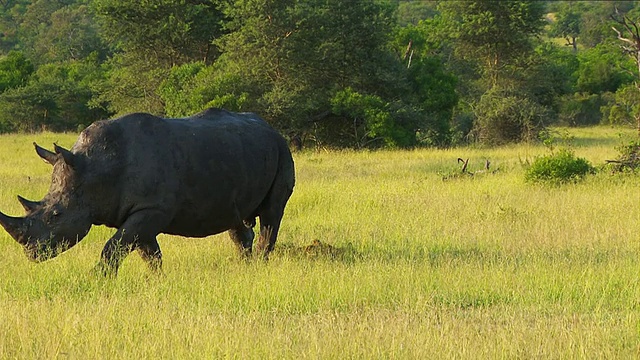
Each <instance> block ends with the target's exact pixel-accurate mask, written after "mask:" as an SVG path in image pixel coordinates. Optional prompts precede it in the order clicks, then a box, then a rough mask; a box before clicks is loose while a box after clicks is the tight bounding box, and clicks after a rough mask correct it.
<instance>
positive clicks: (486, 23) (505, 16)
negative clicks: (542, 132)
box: [439, 0, 545, 86]
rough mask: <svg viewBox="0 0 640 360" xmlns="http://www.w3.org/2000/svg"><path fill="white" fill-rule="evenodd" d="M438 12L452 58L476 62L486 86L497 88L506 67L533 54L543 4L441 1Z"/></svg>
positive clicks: (539, 27) (541, 21) (533, 2)
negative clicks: (452, 49) (453, 51)
mask: <svg viewBox="0 0 640 360" xmlns="http://www.w3.org/2000/svg"><path fill="white" fill-rule="evenodd" d="M439 10H440V11H441V12H442V15H443V17H444V19H445V21H446V23H447V24H448V32H449V36H450V38H451V40H452V41H453V42H454V43H455V49H456V54H457V55H458V56H460V57H463V58H472V59H478V61H480V63H481V66H482V70H483V76H484V78H485V79H486V80H488V81H489V84H490V85H489V86H495V85H497V84H498V81H499V78H500V74H501V72H502V70H503V69H504V68H505V67H506V66H508V65H510V64H514V63H515V62H516V61H517V60H518V59H520V58H522V57H523V55H526V53H528V52H530V51H532V50H533V46H532V44H531V37H532V36H535V35H538V34H539V33H540V31H541V30H542V27H543V26H544V17H543V16H544V12H545V8H544V4H543V3H541V2H536V1H513V0H509V1H444V2H441V3H440V5H439Z"/></svg>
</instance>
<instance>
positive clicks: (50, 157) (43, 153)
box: [33, 142, 58, 165]
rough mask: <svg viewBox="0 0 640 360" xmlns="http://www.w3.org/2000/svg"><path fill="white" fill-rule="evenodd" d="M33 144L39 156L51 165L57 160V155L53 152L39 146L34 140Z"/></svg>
mask: <svg viewBox="0 0 640 360" xmlns="http://www.w3.org/2000/svg"><path fill="white" fill-rule="evenodd" d="M33 146H35V147H36V153H38V156H40V157H41V158H42V160H44V161H45V162H46V163H48V164H50V165H53V164H55V163H56V161H57V160H58V156H57V155H56V154H55V153H52V152H51V151H49V150H47V149H45V148H42V147H40V146H39V145H38V144H36V143H35V142H34V143H33Z"/></svg>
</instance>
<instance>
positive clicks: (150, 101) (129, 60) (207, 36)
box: [92, 0, 224, 115]
mask: <svg viewBox="0 0 640 360" xmlns="http://www.w3.org/2000/svg"><path fill="white" fill-rule="evenodd" d="M220 2H221V1H206V0H179V1H173V0H151V1H143V2H131V1H126V0H95V1H93V2H92V6H93V9H94V11H95V13H96V14H97V19H98V20H99V23H100V25H101V26H100V30H101V33H102V35H103V36H104V38H105V39H106V40H107V41H108V42H109V43H111V44H115V46H114V47H115V48H114V49H113V50H114V51H115V54H114V55H113V56H112V57H111V58H110V59H109V61H108V68H109V71H108V79H107V81H106V82H105V83H103V84H102V85H101V88H100V97H99V101H101V102H104V103H109V108H110V109H111V111H113V112H116V113H126V112H131V111H147V112H150V113H154V114H158V115H163V114H165V106H164V102H163V99H162V96H161V95H160V94H159V88H160V86H161V84H162V82H163V80H164V79H165V78H166V77H167V76H168V75H169V74H170V71H171V69H172V67H174V66H181V65H184V64H188V63H191V62H196V61H202V62H204V63H206V64H210V63H212V62H213V61H214V60H215V59H216V58H217V56H218V55H219V52H218V50H217V49H216V48H215V46H213V42H214V40H216V39H218V38H219V37H220V36H221V35H222V34H223V33H224V30H223V28H222V26H223V14H222V12H221V11H220V9H219V3H220Z"/></svg>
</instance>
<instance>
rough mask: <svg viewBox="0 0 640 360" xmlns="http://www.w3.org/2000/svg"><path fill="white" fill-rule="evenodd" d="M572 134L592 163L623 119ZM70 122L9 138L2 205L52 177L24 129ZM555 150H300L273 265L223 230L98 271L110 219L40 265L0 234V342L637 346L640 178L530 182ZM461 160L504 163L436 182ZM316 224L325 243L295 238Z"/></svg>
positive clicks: (308, 351) (40, 353) (512, 348)
mask: <svg viewBox="0 0 640 360" xmlns="http://www.w3.org/2000/svg"><path fill="white" fill-rule="evenodd" d="M571 133H572V135H574V136H575V141H574V144H575V151H576V154H577V155H578V156H582V157H585V158H587V159H588V160H589V161H591V162H592V163H593V164H594V165H599V164H601V163H602V162H603V161H604V160H605V159H610V158H613V157H615V156H616V150H615V149H614V147H615V146H616V145H617V144H618V143H621V142H622V141H623V140H624V139H626V138H629V137H631V136H632V134H633V131H632V130H621V129H608V128H597V129H580V130H571ZM619 134H623V135H622V137H620V136H619ZM74 138H75V137H74V135H72V134H71V135H58V134H42V135H29V136H27V135H12V136H3V137H0V182H1V184H2V186H1V187H0V209H2V210H3V211H6V212H9V213H12V214H18V213H20V211H21V210H20V205H19V204H18V203H17V201H16V200H15V194H17V193H20V194H22V195H25V196H28V197H31V198H39V197H41V196H42V195H44V193H45V192H46V190H47V187H48V179H49V172H50V169H49V167H48V166H46V165H45V164H43V163H42V162H41V161H40V160H39V159H38V158H37V156H35V154H34V153H33V151H32V147H31V142H32V141H33V140H37V141H38V142H39V143H42V144H43V145H46V144H47V143H50V142H52V141H54V140H55V141H59V142H60V144H61V145H65V146H68V145H71V143H72V142H73V140H74ZM546 152H548V150H547V149H545V148H544V147H543V146H538V145H517V146H509V147H504V148H497V149H480V148H458V149H451V150H433V149H424V150H414V151H380V152H350V151H345V152H319V153H315V152H305V153H300V154H296V155H295V160H296V165H297V187H296V189H295V192H294V195H293V197H292V198H291V202H290V205H289V207H288V209H287V213H286V217H285V220H284V223H283V228H282V231H281V236H280V240H279V244H277V245H276V252H275V253H274V254H273V256H272V259H271V261H270V262H269V263H268V264H264V263H261V262H255V263H248V264H247V263H244V262H241V261H238V260H237V258H236V256H235V253H234V249H233V246H232V245H231V243H230V241H229V240H228V239H227V237H226V235H224V234H223V235H219V236H213V237H210V238H206V239H185V238H180V237H173V236H165V235H162V236H161V237H160V239H159V242H160V246H161V247H162V249H163V253H164V259H165V264H164V265H165V267H164V269H165V274H166V276H165V277H164V278H157V277H155V276H152V275H151V274H150V273H149V272H148V270H147V269H146V267H145V265H144V264H143V262H142V261H141V260H140V259H139V258H138V257H137V255H136V254H132V255H131V256H130V257H128V258H127V259H126V261H125V262H124V264H123V267H122V268H121V271H120V274H119V277H118V278H117V279H115V280H104V279H97V278H94V277H92V275H90V269H91V268H92V267H93V265H94V264H95V262H96V261H97V258H98V255H99V253H100V250H101V248H102V245H103V244H104V241H105V240H106V239H107V238H108V237H109V236H110V234H111V232H112V230H110V229H106V228H103V227H97V228H94V229H93V230H92V232H91V233H90V234H89V236H88V237H87V239H85V240H84V241H83V242H81V243H80V244H79V245H77V246H76V247H74V248H73V249H71V250H70V251H68V252H67V253H65V254H63V255H61V256H60V257H58V258H56V259H54V260H51V261H48V262H45V263H42V264H31V263H28V262H27V260H26V258H25V256H24V255H23V254H22V252H21V249H20V247H19V246H18V245H17V244H16V243H15V242H14V241H13V240H11V239H10V238H9V237H8V235H7V234H6V233H4V232H2V233H0V358H19V359H21V358H24V359H27V358H29V359H31V358H152V357H160V358H255V359H264V358H271V359H281V358H299V357H305V358H326V359H335V358H456V359H460V358H467V359H476V358H634V357H638V356H640V352H639V351H640V348H639V345H640V278H639V277H638V274H639V271H640V258H639V255H640V232H639V231H638V224H640V178H639V177H637V176H635V177H634V176H613V177H612V176H610V175H608V174H598V175H595V176H590V177H588V178H587V179H586V180H585V181H583V182H581V183H578V184H569V185H564V186H559V187H545V186H533V185H530V184H526V183H525V182H524V180H523V177H524V176H523V174H524V171H523V168H522V165H521V162H523V161H526V160H532V159H533V158H534V157H535V156H537V155H540V154H545V153H546ZM458 157H462V158H465V159H466V158H469V159H470V161H469V169H470V170H471V171H477V170H482V168H483V165H484V161H485V159H489V160H491V163H492V168H491V169H495V170H498V171H497V172H496V173H478V174H476V175H475V176H473V177H471V176H464V177H455V178H450V179H448V180H443V176H444V175H447V174H452V173H454V172H455V171H457V169H459V165H458V164H457V162H456V159H457V158H458ZM314 240H319V241H320V242H321V243H322V244H324V245H328V246H331V247H332V251H333V253H332V252H325V253H323V252H319V253H315V254H313V255H309V254H308V253H305V252H304V249H305V246H307V245H309V244H313V241H314ZM336 254H338V255H336Z"/></svg>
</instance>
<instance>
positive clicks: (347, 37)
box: [200, 0, 402, 143]
mask: <svg viewBox="0 0 640 360" xmlns="http://www.w3.org/2000/svg"><path fill="white" fill-rule="evenodd" d="M391 5H392V4H390V3H388V2H378V1H339V0H306V1H293V0H292V1H274V0H237V1H235V2H233V3H230V6H228V7H225V8H224V10H225V14H226V16H227V18H228V19H229V22H228V23H227V29H228V31H229V33H228V34H227V35H225V36H224V37H223V38H222V39H221V40H220V41H219V42H217V44H219V46H220V49H221V51H222V56H221V57H220V59H219V60H218V61H216V63H215V64H214V65H213V66H214V67H215V68H216V69H217V70H218V71H217V72H209V74H210V75H211V76H212V79H211V81H210V83H211V84H212V85H213V86H216V87H218V86H220V85H222V84H226V85H228V86H232V87H233V88H232V89H228V93H229V94H235V96H242V97H244V98H245V99H247V101H245V102H243V104H244V106H246V107H250V108H251V109H252V110H253V111H258V112H260V113H261V114H263V115H264V116H265V118H267V120H268V121H270V122H271V123H273V124H274V125H276V126H277V127H279V128H280V129H281V130H283V131H285V132H294V133H297V135H296V136H301V137H304V136H305V134H309V133H310V132H314V131H315V132H316V140H318V141H323V142H329V143H330V142H331V141H333V140H334V139H333V138H332V135H329V137H324V136H320V135H319V134H324V133H325V132H324V131H319V130H320V129H323V130H330V129H333V130H335V132H336V133H342V132H344V130H345V129H346V128H352V127H351V124H352V119H350V118H348V117H347V116H345V115H342V113H341V114H335V113H333V112H332V105H331V100H332V99H333V98H334V97H335V96H336V94H338V93H340V92H341V91H344V90H345V89H347V88H350V89H351V90H352V91H353V92H355V93H358V94H360V95H362V96H363V98H368V96H373V97H378V98H379V99H382V100H383V101H385V102H387V103H391V102H392V101H391V100H392V99H394V97H397V96H398V91H397V88H398V85H397V83H398V81H397V78H396V74H397V73H396V72H395V71H396V70H397V69H399V68H401V67H402V65H401V64H400V63H399V61H398V60H397V59H395V58H394V57H393V54H392V53H391V52H390V51H389V48H388V47H387V45H388V43H389V39H390V35H391V30H392V29H393V26H394V25H395V22H394V21H395V19H394V17H393V10H394V8H393V7H392V6H391ZM220 73H223V74H225V75H220ZM224 78H233V79H238V81H239V82H240V85H241V86H238V84H237V83H235V84H232V83H231V82H228V81H224ZM216 91H218V93H216V94H215V96H217V97H218V98H220V96H222V95H223V94H221V93H220V92H222V93H225V92H226V90H225V89H222V88H218V89H217V90H216ZM200 93H202V92H200ZM205 101H206V100H205ZM340 119H342V121H341V120H340Z"/></svg>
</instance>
